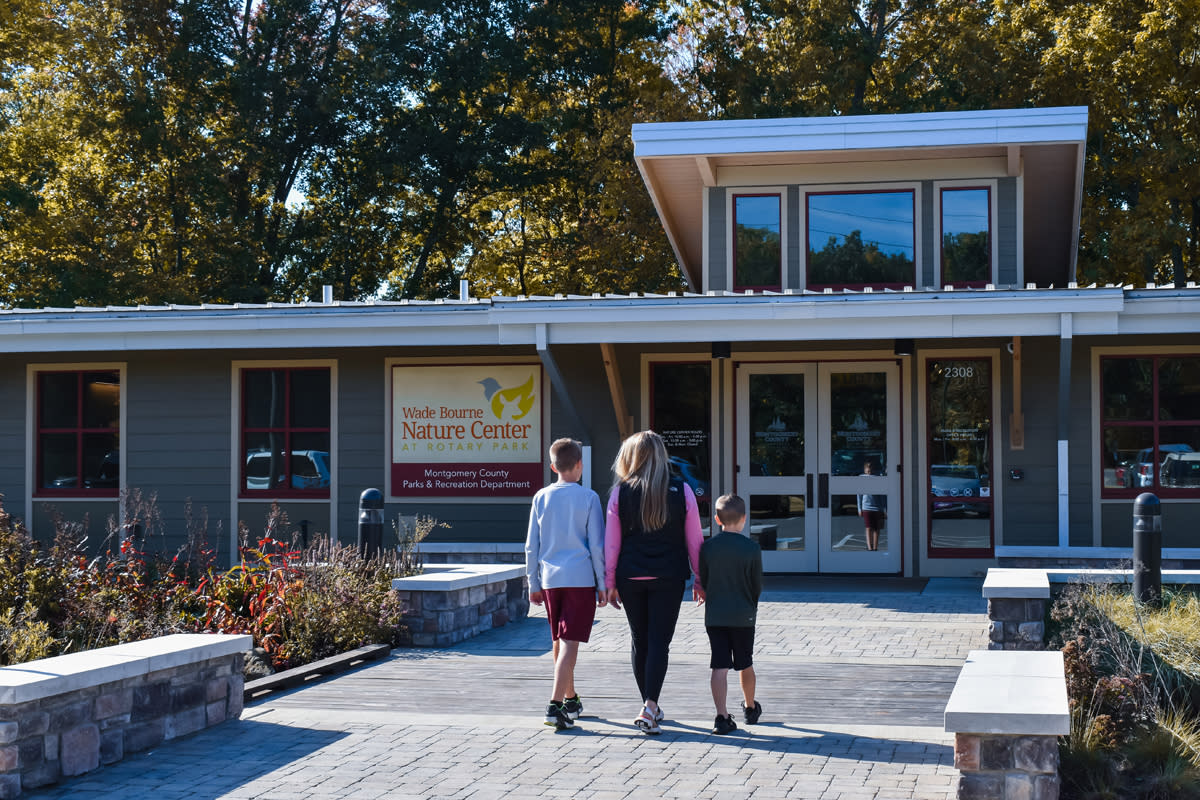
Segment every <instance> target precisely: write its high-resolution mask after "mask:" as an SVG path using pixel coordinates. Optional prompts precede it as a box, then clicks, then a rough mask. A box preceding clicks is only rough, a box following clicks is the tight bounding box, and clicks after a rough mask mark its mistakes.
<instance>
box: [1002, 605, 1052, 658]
mask: <svg viewBox="0 0 1200 800" xmlns="http://www.w3.org/2000/svg"><path fill="white" fill-rule="evenodd" d="M1047 602H1048V601H1047V600H1044V599H1042V598H1025V599H1021V598H1014V597H998V598H992V599H989V600H988V639H989V641H988V649H989V650H1043V649H1045V647H1046V603H1047Z"/></svg>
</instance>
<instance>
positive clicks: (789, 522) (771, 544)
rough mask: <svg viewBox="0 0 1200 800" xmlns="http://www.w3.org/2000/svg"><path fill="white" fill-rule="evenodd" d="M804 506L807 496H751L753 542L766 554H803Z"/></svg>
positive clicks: (750, 526)
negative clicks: (782, 552)
mask: <svg viewBox="0 0 1200 800" xmlns="http://www.w3.org/2000/svg"><path fill="white" fill-rule="evenodd" d="M804 505H805V503H804V495H796V494H752V495H750V519H749V521H748V522H747V525H748V527H749V530H748V534H749V536H750V538H751V539H753V540H754V541H756V542H758V545H759V547H761V548H762V549H763V550H803V549H804V548H805V542H804Z"/></svg>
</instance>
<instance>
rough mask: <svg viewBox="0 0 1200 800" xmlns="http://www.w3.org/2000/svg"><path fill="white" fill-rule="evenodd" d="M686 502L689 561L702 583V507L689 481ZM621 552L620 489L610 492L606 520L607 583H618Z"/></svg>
mask: <svg viewBox="0 0 1200 800" xmlns="http://www.w3.org/2000/svg"><path fill="white" fill-rule="evenodd" d="M683 502H684V515H683V534H684V539H685V540H686V542H687V553H688V563H689V564H690V565H691V568H692V576H693V577H694V578H695V581H696V585H697V586H700V545H701V544H703V543H704V533H703V532H702V531H701V530H700V509H699V507H697V505H696V495H694V494H692V487H690V486H688V485H687V484H686V483H685V484H684V485H683ZM620 555H621V515H620V513H619V512H618V511H617V493H616V492H615V491H614V492H612V493H611V494H609V496H608V509H607V512H606V514H605V523H604V574H605V579H606V580H605V584H606V585H607V586H616V585H617V584H616V580H617V559H618V558H619V557H620ZM652 579H653V576H651V575H641V576H638V577H635V578H633V580H635V581H640V580H652ZM701 588H703V587H701Z"/></svg>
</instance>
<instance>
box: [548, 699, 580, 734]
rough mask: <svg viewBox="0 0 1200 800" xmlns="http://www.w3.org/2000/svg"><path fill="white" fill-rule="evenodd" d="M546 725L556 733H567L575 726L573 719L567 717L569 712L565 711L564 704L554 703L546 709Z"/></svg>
mask: <svg viewBox="0 0 1200 800" xmlns="http://www.w3.org/2000/svg"><path fill="white" fill-rule="evenodd" d="M545 724H546V725H549V726H550V727H552V728H554V730H556V731H565V730H566V729H567V728H571V727H574V725H575V723H574V722H573V721H572V720H571V718H570V717H568V716H567V712H566V711H564V710H563V707H562V704H561V703H555V702H553V701H551V703H550V705H549V706H548V707H547V708H546V723H545Z"/></svg>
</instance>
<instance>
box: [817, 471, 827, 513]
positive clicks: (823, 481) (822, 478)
mask: <svg viewBox="0 0 1200 800" xmlns="http://www.w3.org/2000/svg"><path fill="white" fill-rule="evenodd" d="M817 507H818V508H829V473H828V472H822V473H821V474H820V475H819V476H817Z"/></svg>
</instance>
